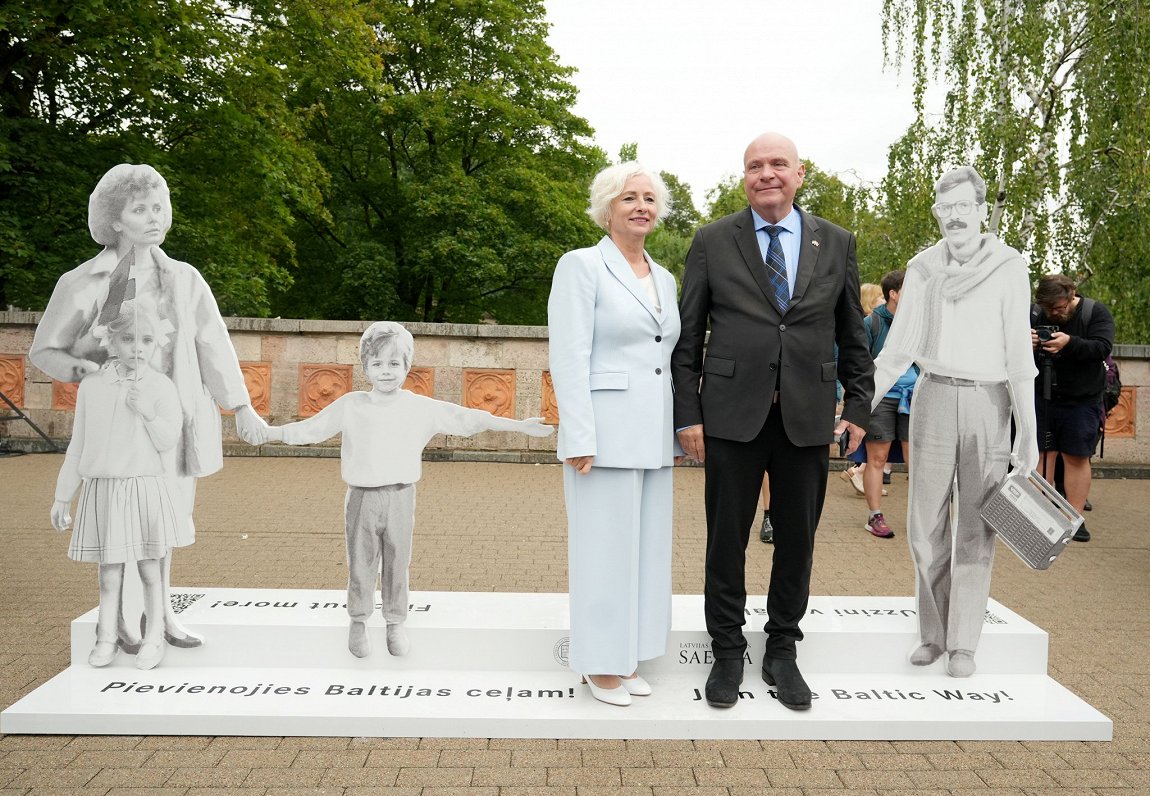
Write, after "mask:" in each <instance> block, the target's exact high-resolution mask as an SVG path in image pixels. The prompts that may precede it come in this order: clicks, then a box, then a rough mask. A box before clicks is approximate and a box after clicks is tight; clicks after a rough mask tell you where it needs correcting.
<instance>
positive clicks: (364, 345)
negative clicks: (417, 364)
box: [359, 321, 415, 370]
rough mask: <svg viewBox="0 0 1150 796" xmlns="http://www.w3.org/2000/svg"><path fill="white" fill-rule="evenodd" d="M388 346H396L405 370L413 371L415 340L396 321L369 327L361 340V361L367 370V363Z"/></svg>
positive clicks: (378, 323)
mask: <svg viewBox="0 0 1150 796" xmlns="http://www.w3.org/2000/svg"><path fill="white" fill-rule="evenodd" d="M388 346H395V352H396V353H397V354H399V356H400V358H402V359H403V367H404V369H405V370H411V358H412V357H413V356H415V338H414V337H412V336H411V332H409V331H407V329H404V328H403V327H402V326H400V325H399V324H398V323H396V322H395V321H376V322H375V323H373V324H372V325H371V326H369V327H367V331H365V332H364V333H363V336H362V337H361V338H359V361H360V362H361V363H362V364H363V367H364V368H365V369H366V368H367V361H368V360H369V359H371V358H372V357H373V356H375V355H376V354H377V353H379V352H380V351H383V350H384V349H386V348H387V347H388Z"/></svg>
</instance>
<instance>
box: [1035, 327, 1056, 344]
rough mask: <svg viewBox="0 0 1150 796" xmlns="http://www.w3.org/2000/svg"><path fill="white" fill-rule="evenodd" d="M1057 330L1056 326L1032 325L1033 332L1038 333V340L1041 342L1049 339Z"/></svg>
mask: <svg viewBox="0 0 1150 796" xmlns="http://www.w3.org/2000/svg"><path fill="white" fill-rule="evenodd" d="M1057 331H1058V327H1057V326H1035V327H1034V333H1035V334H1037V335H1038V341H1039V342H1041V343H1045V342H1047V341H1049V340H1050V338H1051V337H1053V336H1054V333H1055V332H1057Z"/></svg>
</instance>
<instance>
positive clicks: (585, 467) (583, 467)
mask: <svg viewBox="0 0 1150 796" xmlns="http://www.w3.org/2000/svg"><path fill="white" fill-rule="evenodd" d="M564 461H566V462H567V464H569V465H571V466H572V467H574V468H575V472H577V473H579V475H587V473H589V472H591V465H592V463H594V461H595V457H594V456H572V457H570V458H568V459H565V460H564Z"/></svg>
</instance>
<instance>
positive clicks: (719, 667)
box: [706, 658, 743, 708]
mask: <svg viewBox="0 0 1150 796" xmlns="http://www.w3.org/2000/svg"><path fill="white" fill-rule="evenodd" d="M742 684H743V659H742V658H716V659H715V662H714V663H712V664H711V674H710V675H709V676H708V677H707V690H706V696H707V704H708V705H710V706H711V707H713V708H729V707H732V706H734V704H735V703H736V702H738V701H739V686H740V685H742Z"/></svg>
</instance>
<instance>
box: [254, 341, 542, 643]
mask: <svg viewBox="0 0 1150 796" xmlns="http://www.w3.org/2000/svg"><path fill="white" fill-rule="evenodd" d="M414 349H415V341H414V339H413V338H412V336H411V333H410V332H408V331H407V330H406V329H404V328H403V327H402V326H400V325H399V324H398V323H393V322H390V321H379V322H377V323H373V324H372V325H371V326H370V327H368V329H367V331H366V332H364V333H363V337H362V338H360V343H359V356H360V360H361V362H362V363H363V371H364V374H365V375H366V376H367V379H368V381H370V382H371V384H372V389H371V390H370V391H356V392H350V393H347V394H346V395H343V396H341V397H339V398H338V399H336V400H335V401H333V402H332V403H330V404H328V405H327V406H326V407H324V408H323V409H322V410H321V411H320V412H319V413H318V414H316V415H315V416H313V417H309V418H307V419H306V420H301V421H299V422H297V423H288V424H286V425H283V426H273V427H271V428H269V429H268V435H269V438H270V439H272V440H280V441H282V442H286V443H288V444H289V445H305V444H309V443H315V442H322V441H323V440H326V439H329V438H330V437H333V436H335V435H336V434H339V433H342V434H343V440H342V443H341V446H340V459H341V464H340V468H341V473H342V475H343V480H344V481H346V482H347V485H348V486H347V498H346V500H345V502H344V527H345V532H346V536H347V569H348V576H347V612H348V615H349V616H350V618H351V625H350V628H349V630H348V639H347V646H348V649H349V650H350V651H351V653H352V654H353V655H355V656H356V657H358V658H364V657H366V656H368V655H369V654H371V639H370V637H369V636H368V634H367V624H366V623H367V620H368V618H369V617H370V616H371V612H372V610H373V608H374V606H375V584H376V580H377V578H379V579H380V580H381V581H382V588H381V592H382V609H383V610H382V613H383V618H384V621H385V622H386V623H387V651H388V652H389V653H391V654H392V655H405V654H406V653H407V651H408V650H409V649H410V642H409V641H408V638H407V632H406V631H405V630H404V625H403V623H404V622H405V621H406V620H407V610H408V574H407V569H408V564H409V563H410V561H411V537H412V530H413V528H414V523H415V482H416V481H418V480H419V479H420V476H421V474H422V457H423V449H424V447H426V445H427V443H428V442H429V441H430V440H431V438H432V437H434V436H435V435H436V434H457V435H460V436H471V435H472V434H477V433H479V432H480V431H520V432H523V433H525V434H530V435H532V436H535V437H545V436H547V435H548V434H550V433H552V429H551V427H550V426H546V425H544V424H543V422H542V421H543V418H539V417H533V418H529V419H527V420H513V419H510V418H504V417H496V416H495V415H492V414H491V413H489V412H484V411H482V410H480V409H467V408H464V407H462V406H458V405H456V404H452V403H448V402H446V401H437V400H435V399H434V398H427V397H424V396H422V395H416V394H414V393H411V392H408V391H407V390H404V389H401V388H402V387H403V383H404V380H405V379H406V378H407V373H408V371H409V370H410V369H411V360H412V356H413V354H414Z"/></svg>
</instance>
